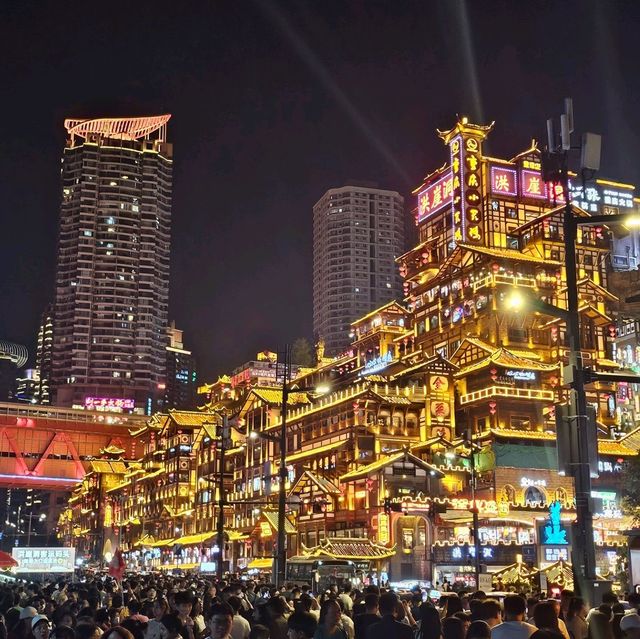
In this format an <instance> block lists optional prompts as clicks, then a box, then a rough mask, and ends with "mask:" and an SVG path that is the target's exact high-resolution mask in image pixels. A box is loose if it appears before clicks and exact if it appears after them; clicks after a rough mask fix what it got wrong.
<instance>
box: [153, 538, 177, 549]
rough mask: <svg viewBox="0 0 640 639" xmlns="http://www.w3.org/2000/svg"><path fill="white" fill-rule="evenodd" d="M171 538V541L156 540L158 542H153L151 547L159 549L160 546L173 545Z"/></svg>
mask: <svg viewBox="0 0 640 639" xmlns="http://www.w3.org/2000/svg"><path fill="white" fill-rule="evenodd" d="M173 541H174V540H173V538H171V539H158V541H154V542H153V543H152V544H151V546H152V547H153V548H160V547H161V546H170V545H171V544H172V543H173Z"/></svg>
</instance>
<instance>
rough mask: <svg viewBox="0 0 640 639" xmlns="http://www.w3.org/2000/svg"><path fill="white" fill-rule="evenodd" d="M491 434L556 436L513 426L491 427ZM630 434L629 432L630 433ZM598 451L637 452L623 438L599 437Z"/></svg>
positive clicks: (630, 454) (551, 438) (543, 438)
mask: <svg viewBox="0 0 640 639" xmlns="http://www.w3.org/2000/svg"><path fill="white" fill-rule="evenodd" d="M490 433H491V435H493V436H494V437H497V438H505V439H529V440H532V439H535V440H538V441H549V442H551V441H553V442H554V441H556V436H555V435H554V434H553V433H542V432H540V431H533V430H515V429H513V428H492V429H491V430H490ZM630 434H631V433H630ZM598 452H599V453H601V454H602V455H622V456H627V457H633V456H635V455H637V454H638V451H637V449H634V448H630V447H629V446H627V445H625V441H624V439H622V440H620V441H615V440H613V439H599V440H598Z"/></svg>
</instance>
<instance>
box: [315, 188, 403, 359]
mask: <svg viewBox="0 0 640 639" xmlns="http://www.w3.org/2000/svg"><path fill="white" fill-rule="evenodd" d="M404 220H405V215H404V198H403V197H402V196H401V195H400V194H399V193H397V192H396V191H387V190H384V189H378V188H371V187H365V186H344V187H341V188H335V189H329V190H328V191H327V192H326V193H325V194H324V195H323V196H322V197H321V198H320V199H319V200H318V202H316V204H315V205H314V207H313V332H314V335H316V337H317V339H318V340H323V341H324V344H325V348H326V352H327V353H328V354H330V355H337V354H338V353H341V352H342V351H343V350H345V349H346V348H347V347H348V346H349V343H350V338H349V332H350V324H351V322H353V321H354V320H356V319H357V318H358V317H361V316H362V315H364V314H366V313H368V312H369V311H371V310H373V309H374V308H377V307H378V306H380V305H381V304H384V303H386V302H388V301H389V300H392V299H394V298H398V297H399V296H400V293H401V280H400V277H399V276H398V270H397V268H396V266H395V264H394V260H395V258H396V257H398V255H400V254H401V253H403V252H404V250H405V227H404V224H405V222H404Z"/></svg>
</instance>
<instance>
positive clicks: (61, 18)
mask: <svg viewBox="0 0 640 639" xmlns="http://www.w3.org/2000/svg"><path fill="white" fill-rule="evenodd" d="M639 17H640V5H639V4H638V3H637V2H613V1H607V0H600V1H596V0H594V1H592V2H588V1H587V2H575V3H573V2H565V1H562V2H558V1H557V2H542V1H539V0H538V1H532V2H519V1H517V0H513V1H511V2H497V1H496V2H489V1H481V0H475V1H474V2H469V3H467V4H466V5H465V4H463V3H462V2H458V1H457V0H449V1H442V2H427V1H426V0H423V1H409V0H387V1H386V2H377V1H368V2H363V1H361V2H347V1H344V2H337V1H333V0H314V1H310V0H309V1H304V0H298V1H295V2H269V1H268V0H255V1H253V0H235V1H229V2H227V1H215V0H210V1H209V2H198V1H195V0H189V1H188V2H175V1H172V2H164V1H161V0H155V1H153V2H145V1H141V0H129V1H127V2H119V1H116V0H110V1H109V2H86V1H85V2H75V1H71V0H65V1H64V2H46V1H41V2H33V1H32V2H29V1H27V0H19V1H14V2H11V1H9V0H5V1H4V2H3V3H2V4H1V6H0V53H1V54H2V56H1V59H2V70H1V71H0V80H1V83H0V86H1V90H0V91H1V94H2V100H1V102H0V109H1V110H2V116H3V117H2V119H1V120H0V127H1V133H0V141H1V142H0V207H1V208H0V211H1V220H0V222H1V224H0V237H1V240H2V241H1V243H0V308H1V311H0V339H3V338H4V339H8V340H12V341H16V342H19V343H24V344H26V345H27V346H28V347H29V348H30V349H31V350H32V349H33V346H34V341H35V334H36V330H37V325H38V321H39V315H40V313H41V311H42V309H43V308H44V306H45V304H46V303H47V301H48V300H49V299H50V298H51V296H52V294H53V273H54V264H55V244H56V240H55V238H56V226H57V219H58V202H59V182H58V180H59V162H60V155H61V151H62V147H63V144H64V139H65V132H64V129H63V120H64V118H65V117H69V116H80V117H82V116H84V117H100V116H115V115H149V114H159V113H167V112H168V113H172V114H173V117H172V119H171V121H170V122H169V139H170V141H172V142H173V143H174V145H175V146H174V151H175V156H174V157H175V165H174V167H175V172H174V202H173V236H172V263H171V289H170V291H171V292H170V316H171V318H175V320H176V322H177V324H178V326H179V327H181V328H183V329H184V330H185V338H186V344H187V346H188V347H191V348H193V350H194V352H195V354H196V356H197V358H198V360H199V363H200V369H201V376H200V378H201V379H209V378H211V377H212V376H213V375H214V374H217V373H220V372H224V371H227V370H229V369H230V368H233V367H235V366H237V365H238V364H240V363H242V362H243V361H246V360H247V359H250V358H251V357H253V355H254V354H255V353H256V352H257V351H258V350H262V349H264V348H271V349H274V350H275V349H276V348H277V347H278V345H281V344H283V343H284V342H285V341H287V340H289V341H291V340H293V339H295V338H296V337H300V336H306V337H308V338H311V337H312V319H311V301H312V289H311V281H312V279H311V266H312V257H311V256H312V246H311V244H312V243H311V237H312V223H311V222H312V216H311V208H312V206H313V204H314V203H315V202H316V201H317V200H318V199H319V197H320V196H321V194H322V193H323V192H324V191H325V190H326V189H327V188H330V187H336V186H342V185H343V184H344V183H346V182H347V181H349V180H353V179H357V180H368V181H375V182H377V183H379V185H380V186H381V187H384V188H390V189H396V190H399V191H400V192H401V193H403V194H404V195H405V196H407V195H408V194H409V193H410V191H411V189H412V188H414V187H415V186H417V185H418V183H419V182H420V180H421V178H422V177H423V176H424V175H425V174H426V173H428V172H431V171H432V170H434V169H435V168H437V167H438V166H440V165H441V164H442V163H443V162H444V161H445V159H446V155H445V150H444V147H443V146H442V144H441V142H440V140H439V139H438V138H437V136H436V133H435V129H436V128H437V127H439V128H447V127H450V126H452V125H453V123H454V121H455V115H456V113H459V114H461V115H463V114H466V115H469V116H470V117H471V118H472V119H474V120H476V121H478V120H480V121H483V122H488V121H491V120H495V121H496V129H495V131H494V133H493V134H492V136H491V138H490V145H489V149H488V150H489V151H490V152H491V154H493V155H503V156H507V157H511V156H513V155H515V154H516V153H517V152H519V151H521V150H523V149H525V148H526V147H527V146H528V145H529V143H530V140H531V138H532V137H534V136H538V137H540V136H542V135H543V134H544V125H545V119H546V117H548V116H550V115H558V114H559V112H560V110H561V108H562V98H563V97H564V96H565V95H571V96H572V97H573V98H574V105H575V107H574V108H575V116H576V117H575V119H576V129H577V131H585V130H591V131H594V132H597V133H601V134H603V136H604V139H603V164H602V172H601V173H602V175H603V176H606V177H610V178H615V179H619V180H623V181H630V182H634V183H640V164H639V163H638V161H637V157H638V153H639V152H640V139H639V137H638V131H637V126H636V122H637V119H638V117H639V115H640V89H639V82H640V68H639V62H638V60H639V59H640V56H638V53H637V41H638V24H639V21H638V18H639Z"/></svg>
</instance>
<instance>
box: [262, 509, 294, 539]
mask: <svg viewBox="0 0 640 639" xmlns="http://www.w3.org/2000/svg"><path fill="white" fill-rule="evenodd" d="M261 515H262V517H264V519H265V520H266V521H267V523H268V524H269V526H271V529H272V530H273V532H274V533H277V532H278V512H277V511H276V510H267V509H265V510H263V511H262V513H261ZM284 531H285V533H287V535H295V534H296V533H297V532H298V531H297V530H296V527H295V526H294V525H293V522H292V521H291V520H290V519H289V517H286V516H285V518H284Z"/></svg>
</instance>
